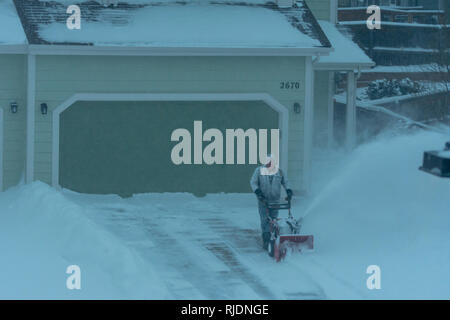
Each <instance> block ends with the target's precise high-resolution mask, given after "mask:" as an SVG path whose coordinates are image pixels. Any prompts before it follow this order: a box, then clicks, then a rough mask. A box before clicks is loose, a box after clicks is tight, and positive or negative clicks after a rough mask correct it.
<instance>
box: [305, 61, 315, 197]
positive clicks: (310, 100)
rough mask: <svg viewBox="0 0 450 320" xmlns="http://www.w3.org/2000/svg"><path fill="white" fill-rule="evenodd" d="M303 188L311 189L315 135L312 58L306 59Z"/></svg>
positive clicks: (307, 190)
mask: <svg viewBox="0 0 450 320" xmlns="http://www.w3.org/2000/svg"><path fill="white" fill-rule="evenodd" d="M303 128H304V129H303V138H304V142H303V181H304V182H303V188H304V189H305V191H306V192H309V191H310V190H311V182H312V173H311V163H312V150H313V135H314V68H313V64H312V58H311V57H307V58H306V59H305V113H304V124H303Z"/></svg>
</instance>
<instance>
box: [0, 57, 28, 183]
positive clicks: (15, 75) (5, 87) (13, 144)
mask: <svg viewBox="0 0 450 320" xmlns="http://www.w3.org/2000/svg"><path fill="white" fill-rule="evenodd" d="M25 70H26V58H25V56H23V55H0V108H2V109H3V137H4V138H3V139H4V140H3V188H4V189H7V188H9V187H11V186H14V185H16V184H17V183H18V182H19V181H20V180H21V179H22V177H23V174H24V167H25V150H26V147H25V131H26V76H25ZM13 101H15V102H17V104H18V112H17V113H15V114H12V113H11V109H10V103H11V102H13Z"/></svg>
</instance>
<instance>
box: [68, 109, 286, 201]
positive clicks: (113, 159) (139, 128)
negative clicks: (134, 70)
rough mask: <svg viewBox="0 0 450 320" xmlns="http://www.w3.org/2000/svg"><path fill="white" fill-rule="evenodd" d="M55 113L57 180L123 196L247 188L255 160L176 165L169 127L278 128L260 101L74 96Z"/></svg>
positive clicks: (274, 115)
mask: <svg viewBox="0 0 450 320" xmlns="http://www.w3.org/2000/svg"><path fill="white" fill-rule="evenodd" d="M60 117H61V118H60V155H59V159H60V160H59V161H60V162H59V166H60V169H59V182H60V185H61V186H62V187H64V188H68V189H71V190H74V191H77V192H83V193H94V194H111V193H112V194H119V195H121V196H130V195H132V194H136V193H148V192H191V193H194V194H196V195H204V194H205V193H217V192H227V193H230V192H232V193H235V192H249V191H250V187H249V179H250V176H251V174H252V172H253V170H254V169H255V165H248V164H245V165H226V164H223V165H217V164H213V165H206V164H204V165H194V164H191V165H185V164H182V165H175V164H174V163H173V162H172V159H171V151H172V148H173V147H174V146H175V145H176V144H177V142H172V141H171V134H172V132H173V131H174V130H175V129H179V128H185V129H187V130H188V131H189V132H190V133H191V135H192V139H193V135H194V130H193V126H194V121H197V120H201V121H202V123H203V131H204V130H207V129H208V128H217V129H219V130H221V131H222V133H223V134H224V140H225V130H226V129H236V128H242V129H248V128H255V129H259V128H263V129H271V128H278V113H277V112H276V111H274V110H273V109H271V108H270V107H269V106H267V105H266V104H265V103H264V102H259V101H242V102H240V101H238V102H236V101H230V102H223V101H220V102H210V101H198V102H195V101H186V102H179V101H177V102H169V101H167V102H159V101H151V102H142V101H139V102H134V101H131V102H123V101H120V102H110V101H105V102H98V101H96V102H77V103H75V104H74V105H72V106H71V107H70V108H68V109H66V110H65V111H64V112H63V113H61V115H60ZM269 137H270V135H269ZM247 143H248V142H247ZM207 144H208V143H206V142H205V143H203V146H205V145H207ZM192 146H193V144H192ZM224 146H225V142H224ZM247 150H248V149H247ZM235 155H236V152H235ZM224 157H225V151H224ZM246 163H248V155H247V159H246Z"/></svg>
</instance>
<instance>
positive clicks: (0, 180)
mask: <svg viewBox="0 0 450 320" xmlns="http://www.w3.org/2000/svg"><path fill="white" fill-rule="evenodd" d="M4 127H5V126H4V119H3V108H2V107H0V191H3V178H4V176H5V175H4V172H3V138H4Z"/></svg>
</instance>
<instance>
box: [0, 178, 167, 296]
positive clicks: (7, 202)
mask: <svg viewBox="0 0 450 320" xmlns="http://www.w3.org/2000/svg"><path fill="white" fill-rule="evenodd" d="M83 211H84V209H83V208H82V207H80V206H78V205H76V204H75V203H73V202H72V201H69V200H68V199H67V198H66V197H65V196H64V195H63V194H61V193H60V192H57V191H55V190H54V189H52V188H51V187H49V186H48V185H46V184H44V183H41V182H35V183H33V184H30V185H26V186H20V187H16V188H12V189H10V190H8V191H6V192H4V193H0V250H1V252H2V255H1V260H0V270H1V272H0V299H26V298H30V299H91V298H100V299H108V298H109V299H116V298H136V299H141V298H159V299H162V298H166V297H167V292H166V289H165V286H164V284H162V283H161V281H160V280H159V279H158V278H157V277H156V275H155V274H154V272H153V271H152V266H150V265H148V264H145V263H144V262H143V261H142V260H141V258H139V257H138V256H137V254H135V253H134V252H133V251H131V250H130V249H128V248H127V247H125V246H124V245H123V244H122V243H121V242H120V241H119V240H118V239H117V238H115V237H114V236H112V234H110V233H109V232H107V231H105V230H104V229H102V227H100V226H98V225H96V224H95V223H93V222H92V221H91V220H90V219H89V218H87V217H86V216H85V215H84V212H83ZM69 265H78V266H80V268H81V290H68V289H67V288H66V279H67V277H68V276H69V275H68V274H66V273H65V272H66V269H67V267H68V266H69Z"/></svg>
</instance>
